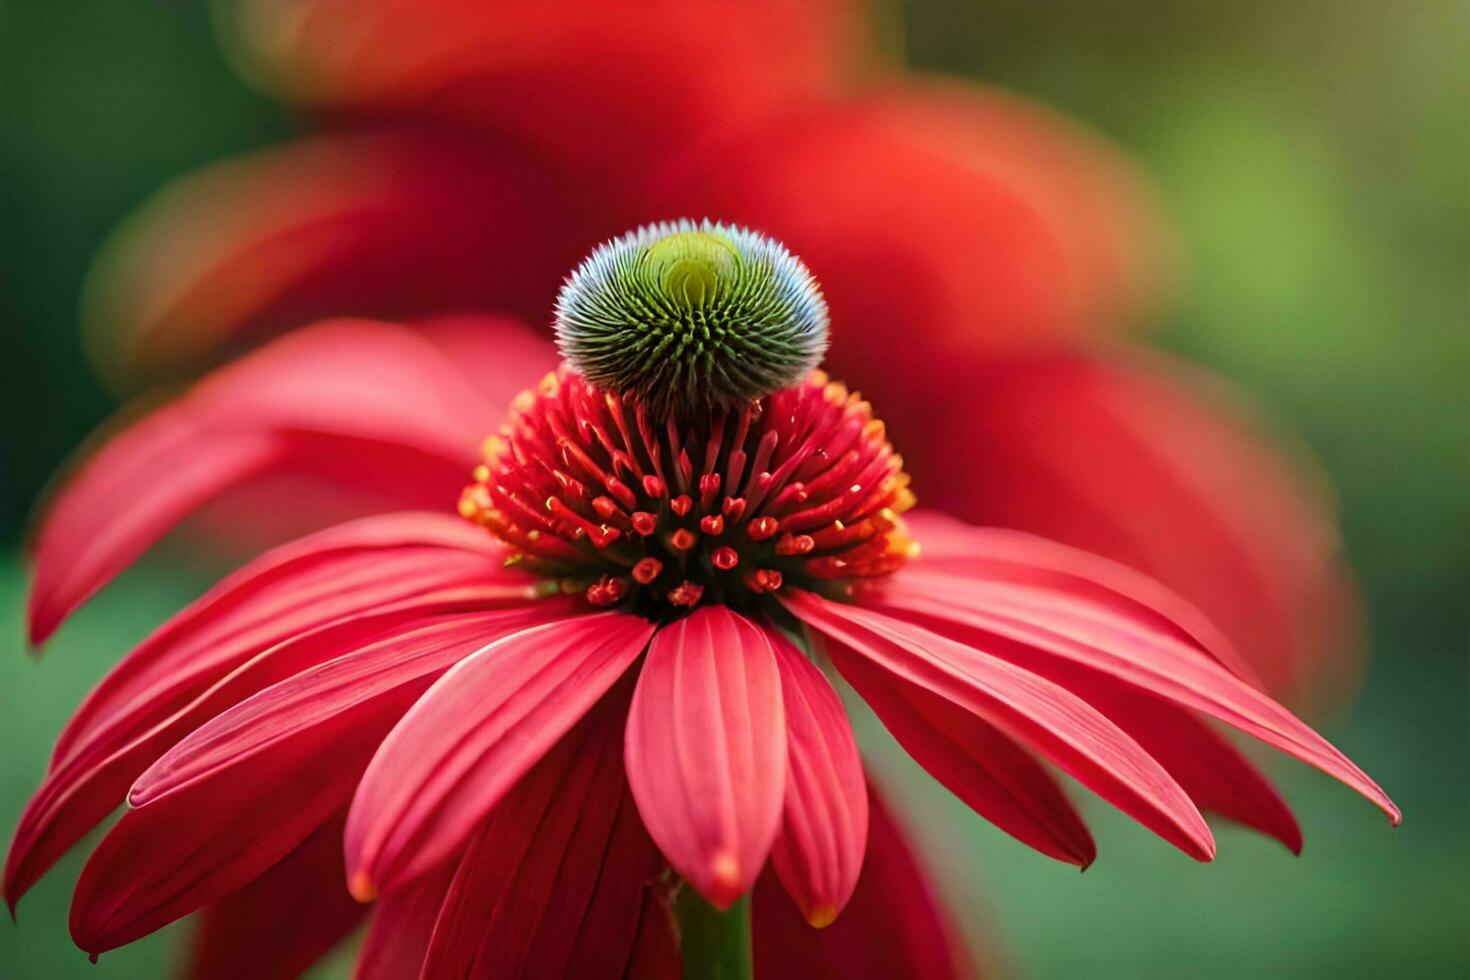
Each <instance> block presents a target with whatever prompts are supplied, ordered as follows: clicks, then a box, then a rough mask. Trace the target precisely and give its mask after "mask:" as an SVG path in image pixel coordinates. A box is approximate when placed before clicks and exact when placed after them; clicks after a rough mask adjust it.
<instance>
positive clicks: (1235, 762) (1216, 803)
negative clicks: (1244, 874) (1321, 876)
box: [1067, 670, 1302, 854]
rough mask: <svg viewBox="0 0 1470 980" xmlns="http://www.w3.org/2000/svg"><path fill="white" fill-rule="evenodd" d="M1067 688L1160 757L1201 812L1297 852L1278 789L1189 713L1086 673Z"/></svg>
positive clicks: (1292, 821) (1297, 832)
mask: <svg viewBox="0 0 1470 980" xmlns="http://www.w3.org/2000/svg"><path fill="white" fill-rule="evenodd" d="M1067 686H1068V687H1069V688H1070V689H1071V690H1072V691H1073V692H1075V693H1076V694H1078V695H1079V696H1081V697H1082V698H1083V700H1085V701H1086V702H1087V703H1088V704H1090V705H1092V706H1093V707H1094V708H1096V709H1097V710H1099V711H1101V712H1102V713H1103V714H1105V715H1107V716H1108V717H1109V718H1112V719H1113V720H1114V721H1116V722H1117V723H1118V727H1120V728H1122V729H1123V730H1124V731H1125V732H1127V733H1128V734H1129V735H1132V736H1133V738H1134V739H1135V740H1136V741H1137V742H1138V744H1139V745H1142V746H1143V747H1144V749H1145V751H1147V752H1148V754H1149V755H1151V756H1153V757H1154V758H1155V759H1158V760H1159V763H1160V764H1161V765H1162V766H1163V767H1164V768H1165V769H1167V770H1169V775H1171V776H1173V777H1174V778H1175V779H1176V780H1178V782H1179V785H1180V786H1183V787H1184V791H1185V792H1186V793H1188V794H1189V798H1190V799H1191V800H1194V802H1195V805H1197V806H1198V807H1199V808H1200V809H1201V810H1203V811H1205V812H1206V813H1217V814H1219V815H1220V816H1222V817H1227V818H1229V819H1231V820H1234V821H1235V822H1236V823H1238V824H1241V825H1243V826H1246V827H1250V828H1252V829H1254V830H1259V831H1260V832H1261V833H1263V834H1265V835H1267V836H1268V837H1274V838H1276V839H1277V840H1279V841H1280V842H1281V843H1282V844H1284V845H1286V847H1287V848H1288V849H1289V850H1290V851H1291V852H1292V853H1293V854H1300V853H1301V850H1302V831H1301V827H1299V826H1298V825H1297V822H1296V818H1295V817H1294V816H1292V813H1291V808H1290V807H1288V806H1287V805H1286V801H1285V800H1283V799H1282V798H1281V794H1280V793H1279V792H1277V790H1276V787H1275V786H1273V785H1272V784H1271V781H1270V780H1269V779H1267V778H1266V777H1265V776H1264V775H1262V773H1261V771H1260V770H1259V769H1257V768H1256V767H1255V765H1253V764H1252V763H1251V761H1250V760H1249V759H1247V758H1246V757H1245V756H1244V755H1242V754H1241V752H1240V750H1239V749H1237V748H1236V747H1235V746H1233V745H1231V744H1230V742H1229V740H1228V739H1226V738H1224V737H1223V736H1221V735H1220V733H1219V732H1217V731H1215V729H1213V728H1211V727H1210V726H1209V725H1207V724H1205V723H1204V722H1203V721H1201V720H1200V719H1199V718H1198V717H1197V716H1195V715H1194V714H1193V713H1191V712H1189V711H1185V710H1184V709H1182V708H1178V707H1175V706H1174V705H1172V704H1170V703H1169V702H1167V701H1164V700H1162V699H1161V698H1156V697H1153V696H1152V695H1149V694H1145V693H1143V692H1142V691H1139V690H1137V689H1136V688H1131V687H1127V686H1125V685H1122V684H1118V683H1117V682H1115V681H1113V680H1112V679H1111V678H1109V677H1107V676H1105V675H1101V674H1096V673H1093V672H1090V671H1082V670H1078V671H1077V672H1076V676H1075V677H1074V678H1073V679H1072V680H1070V681H1069V682H1068V684H1067Z"/></svg>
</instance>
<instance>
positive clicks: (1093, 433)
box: [879, 353, 1360, 698]
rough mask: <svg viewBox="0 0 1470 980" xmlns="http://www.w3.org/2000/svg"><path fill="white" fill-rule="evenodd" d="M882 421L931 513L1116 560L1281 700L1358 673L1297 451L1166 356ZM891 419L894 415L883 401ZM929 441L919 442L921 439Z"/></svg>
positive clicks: (1067, 371)
mask: <svg viewBox="0 0 1470 980" xmlns="http://www.w3.org/2000/svg"><path fill="white" fill-rule="evenodd" d="M930 397H931V399H934V398H937V399H945V400H948V399H950V398H951V397H953V398H954V400H953V404H954V405H955V406H957V409H956V410H955V411H953V412H950V413H946V414H945V416H944V417H943V418H938V417H935V416H934V414H933V413H928V414H927V415H925V416H923V417H922V418H920V417H919V416H918V415H917V414H916V413H915V409H914V407H913V406H906V405H902V404H895V405H888V406H886V407H888V408H891V409H893V410H894V412H896V413H897V415H896V416H895V415H893V413H888V414H890V418H889V419H888V421H889V423H890V425H892V426H893V428H894V430H895V431H904V430H905V429H910V430H913V431H922V432H923V433H924V434H925V442H924V444H923V445H922V446H918V447H916V449H918V450H919V451H918V452H917V453H910V454H906V457H905V459H906V462H907V463H908V465H909V467H910V469H911V470H912V472H913V473H914V477H915V481H916V482H922V483H923V484H924V485H925V486H926V487H927V488H929V492H928V493H927V494H926V500H927V502H928V503H929V504H931V505H933V506H937V507H939V508H941V509H943V510H946V511H949V512H951V513H954V514H956V515H958V516H960V517H964V518H966V519H968V520H973V521H978V522H981V523H985V524H994V525H1001V526H1005V527H1013V528H1018V529H1020V530H1024V531H1030V532H1033V533H1036V534H1040V535H1044V536H1046V537H1048V538H1054V539H1056V540H1058V541H1061V542H1064V543H1066V544H1069V545H1074V546H1076V547H1080V548H1085V549H1087V550H1089V551H1095V552H1098V553H1100V554H1104V555H1107V556H1109V557H1111V558H1114V559H1116V560H1118V561H1120V562H1123V563H1125V564H1127V565H1129V566H1132V567H1134V568H1138V569H1140V570H1142V571H1144V572H1147V573H1149V574H1151V575H1153V576H1155V577H1156V578H1158V579H1160V580H1161V581H1163V582H1164V583H1166V584H1167V585H1168V586H1170V587H1171V588H1173V589H1174V590H1176V591H1177V592H1178V593H1179V594H1181V595H1183V596H1184V597H1185V598H1186V599H1188V600H1190V601H1191V602H1193V603H1195V604H1197V605H1198V606H1199V607H1200V608H1201V609H1203V610H1204V612H1205V613H1206V614H1208V615H1209V616H1210V618H1211V619H1213V620H1214V621H1215V622H1216V623H1218V624H1219V626H1220V627H1222V628H1223V629H1224V630H1225V632H1226V633H1227V634H1228V635H1229V636H1230V638H1231V639H1232V640H1233V641H1234V643H1235V645H1236V647H1237V648H1238V649H1239V650H1240V652H1241V653H1242V655H1243V656H1245V657H1246V658H1247V660H1248V661H1249V664H1250V666H1251V668H1252V669H1253V670H1254V671H1255V672H1257V673H1258V674H1259V675H1260V676H1261V677H1262V678H1263V679H1264V680H1265V682H1266V683H1267V685H1268V689H1269V690H1271V691H1272V692H1273V693H1276V694H1278V695H1280V696H1287V697H1298V698H1299V697H1301V696H1303V695H1304V694H1306V693H1310V692H1311V691H1312V688H1311V685H1312V684H1313V683H1314V682H1315V683H1316V684H1317V685H1318V688H1319V689H1320V688H1322V687H1326V688H1331V687H1332V686H1333V684H1334V682H1336V683H1337V684H1339V685H1341V684H1342V683H1344V682H1350V681H1351V679H1352V677H1353V676H1354V674H1355V672H1356V668H1357V666H1358V665H1357V663H1356V660H1355V657H1354V651H1355V645H1356V644H1355V640H1356V637H1355V635H1354V634H1355V632H1356V629H1355V628H1356V627H1357V626H1358V625H1359V622H1358V620H1359V616H1360V612H1359V609H1358V597H1357V595H1356V592H1355V589H1354V585H1353V582H1352V580H1351V578H1350V576H1349V575H1348V573H1347V572H1346V570H1345V567H1344V564H1343V561H1342V557H1341V547H1340V542H1339V540H1338V535H1337V531H1336V528H1335V527H1334V526H1333V516H1334V507H1333V504H1332V502H1331V501H1330V499H1329V497H1328V495H1327V493H1326V492H1325V491H1324V489H1323V481H1321V480H1320V479H1317V478H1315V477H1316V474H1315V473H1314V470H1313V467H1312V464H1311V462H1310V460H1309V459H1308V458H1307V454H1306V453H1305V452H1303V451H1300V450H1298V451H1295V452H1287V453H1283V452H1282V451H1281V448H1280V447H1281V446H1282V445H1283V444H1285V445H1286V446H1287V448H1291V444H1290V440H1289V439H1286V440H1284V439H1282V438H1278V437H1279V436H1280V435H1281V433H1280V432H1279V431H1278V429H1277V427H1276V426H1274V425H1272V424H1270V423H1269V422H1263V421H1262V419H1261V417H1260V413H1259V411H1257V410H1256V409H1255V408H1254V407H1253V406H1250V405H1248V404H1245V403H1243V402H1242V400H1241V398H1240V396H1239V395H1238V394H1237V393H1235V392H1232V391H1229V390H1228V389H1226V388H1225V387H1224V385H1223V383H1222V382H1221V381H1220V379H1218V378H1214V377H1211V376H1209V375H1208V374H1206V373H1204V372H1202V371H1200V370H1199V369H1197V368H1192V367H1189V366H1186V365H1185V364H1184V363H1183V362H1180V361H1177V360H1171V359H1167V358H1165V357H1163V356H1162V355H1150V356H1148V357H1144V356H1142V355H1141V354H1138V353H1134V354H1132V355H1127V356H1116V357H1111V358H1096V357H1085V356H1072V355H1050V356H1042V357H1034V358H1018V359H1015V360H1012V361H1007V362H1004V363H999V364H994V365H991V366H990V367H989V368H987V369H984V370H976V371H972V372H970V374H969V376H967V377H965V378H964V379H962V380H961V379H955V380H954V381H953V382H950V381H943V382H939V383H937V384H936V385H935V388H934V390H933V391H932V393H931V396H930ZM879 404H880V405H884V403H883V402H879ZM921 424H922V425H923V426H924V427H923V428H922V429H921V430H920V429H915V428H914V427H915V426H917V425H921Z"/></svg>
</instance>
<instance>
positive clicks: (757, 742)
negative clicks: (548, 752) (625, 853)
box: [627, 606, 787, 908]
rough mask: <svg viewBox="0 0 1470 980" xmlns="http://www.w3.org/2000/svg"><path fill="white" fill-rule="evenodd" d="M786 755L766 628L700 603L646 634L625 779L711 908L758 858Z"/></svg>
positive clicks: (663, 844)
mask: <svg viewBox="0 0 1470 980" xmlns="http://www.w3.org/2000/svg"><path fill="white" fill-rule="evenodd" d="M786 752H787V749H786V723H785V717H784V711H783V709H782V705H781V678H780V674H779V671H778V669H777V666H776V657H775V654H774V653H773V652H772V649H771V641H770V640H769V639H768V637H767V631H766V630H765V629H763V628H761V627H759V626H756V625H755V624H754V623H752V622H751V621H750V620H748V619H745V618H744V617H743V616H740V615H738V614H736V613H733V612H731V611H729V610H728V609H726V608H725V607H723V606H705V607H702V608H700V609H697V610H695V612H694V613H692V614H691V615H689V616H686V617H685V618H683V619H680V620H678V621H677V622H675V623H672V624H670V625H668V626H665V627H664V628H662V629H660V630H659V631H658V633H657V634H655V635H654V638H653V642H652V643H651V644H650V645H649V648H648V657H647V659H646V660H645V661H644V664H643V670H642V673H641V674H640V675H639V678H638V690H637V692H636V693H635V694H634V696H633V709H632V712H631V714H630V716H629V718H628V737H627V764H628V781H629V784H630V785H631V786H632V788H633V798H634V799H636V800H637V801H638V812H639V813H640V814H642V816H643V822H644V824H646V825H647V827H648V831H649V833H650V834H651V835H652V836H653V839H654V842H655V843H657V844H658V846H659V849H660V850H662V851H663V853H664V856H665V857H667V858H668V859H669V863H670V864H672V865H673V866H674V870H676V871H678V872H679V873H680V874H681V875H683V876H684V877H685V878H687V879H688V880H689V882H690V883H691V884H693V885H694V887H695V888H698V889H699V891H700V892H701V893H702V894H703V895H704V896H705V897H706V898H708V899H709V900H710V901H711V902H713V903H714V904H715V905H716V906H719V907H721V908H726V907H728V906H729V905H730V904H731V903H732V902H734V901H735V900H736V899H737V898H739V897H740V896H741V895H742V894H744V893H745V892H746V891H748V890H749V889H750V886H751V885H752V884H753V883H754V882H755V878H756V876H757V875H758V874H760V870H761V868H762V867H763V866H764V865H765V863H766V856H767V854H769V853H770V850H771V844H772V841H773V840H774V839H775V836H776V831H777V830H778V829H779V827H780V823H781V806H782V797H783V795H784V792H785V789H786V771H787V760H786Z"/></svg>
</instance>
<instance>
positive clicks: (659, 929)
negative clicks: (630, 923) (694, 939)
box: [623, 884, 764, 980]
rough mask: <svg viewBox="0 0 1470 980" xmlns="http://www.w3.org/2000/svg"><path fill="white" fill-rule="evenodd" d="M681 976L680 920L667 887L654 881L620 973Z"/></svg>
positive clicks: (644, 978) (642, 977) (645, 977)
mask: <svg viewBox="0 0 1470 980" xmlns="http://www.w3.org/2000/svg"><path fill="white" fill-rule="evenodd" d="M683 975H684V961H683V957H682V956H681V955H680V953H679V923H678V920H677V919H676V918H675V917H674V907H673V904H672V902H671V901H670V898H669V894H668V890H667V888H666V887H660V886H659V885H657V884H655V885H654V886H652V887H649V888H646V889H644V892H643V907H642V908H641V909H640V910H639V915H638V936H637V938H635V939H634V941H633V952H632V955H630V956H629V957H628V969H627V970H626V971H625V972H624V973H623V976H624V977H626V978H628V980H679V978H680V977H682V976H683ZM762 975H763V976H764V974H762Z"/></svg>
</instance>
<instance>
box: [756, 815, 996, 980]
mask: <svg viewBox="0 0 1470 980" xmlns="http://www.w3.org/2000/svg"><path fill="white" fill-rule="evenodd" d="M871 804H872V806H871V813H872V822H871V824H870V828H869V833H868V854H867V859H866V860H865V861H864V862H863V873H862V876H861V877H860V878H859V879H858V883H857V889H856V890H855V891H854V892H853V895H852V900H851V901H850V902H848V905H847V910H846V911H845V912H843V914H842V915H841V916H840V917H839V918H838V919H837V921H836V922H834V923H833V924H832V925H830V926H828V927H827V928H825V929H813V928H811V926H809V925H808V924H807V923H806V922H805V921H803V920H802V917H801V916H800V915H797V914H795V910H794V909H793V908H792V906H791V903H790V902H788V901H786V899H785V898H784V897H783V896H782V895H781V894H780V889H779V888H778V887H777V885H776V882H775V880H774V879H773V877H772V876H771V875H769V874H768V875H764V876H762V878H761V881H760V883H759V884H757V885H756V892H755V901H754V902H753V903H752V918H753V922H752V927H753V932H754V940H755V966H756V975H757V976H760V977H765V978H769V980H788V978H789V980H808V978H811V977H843V978H845V980H887V978H890V977H913V978H916V980H961V978H970V977H974V976H975V975H976V971H975V967H974V964H973V962H972V960H971V957H970V954H969V952H968V951H967V950H966V949H965V945H964V942H963V940H962V938H961V936H960V933H959V931H958V930H957V929H956V928H955V927H954V923H953V921H952V919H951V916H950V915H949V914H948V913H947V911H946V910H945V908H944V906H943V904H942V902H941V901H940V897H939V895H938V893H937V892H936V891H935V889H934V887H933V885H932V884H931V883H930V880H929V876H928V875H927V874H926V872H925V870H924V869H923V867H922V865H921V862H920V860H919V857H918V855H916V854H915V853H914V852H913V849H912V848H911V846H910V845H909V843H908V842H907V841H906V840H905V834H904V831H903V829H902V828H901V827H900V826H899V824H898V823H897V821H896V820H895V818H894V816H893V815H892V813H891V812H890V810H889V807H888V806H887V805H885V804H884V803H883V800H882V798H881V796H880V795H879V794H878V793H876V792H873V793H872V794H871Z"/></svg>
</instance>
